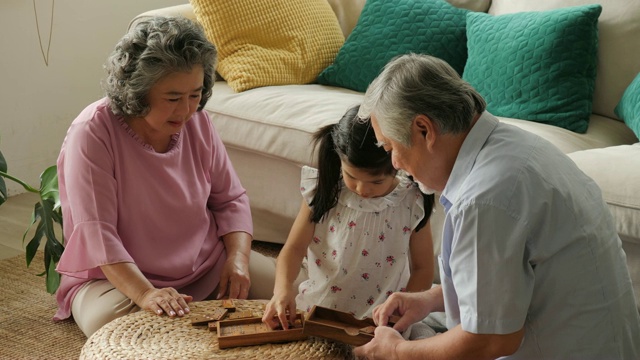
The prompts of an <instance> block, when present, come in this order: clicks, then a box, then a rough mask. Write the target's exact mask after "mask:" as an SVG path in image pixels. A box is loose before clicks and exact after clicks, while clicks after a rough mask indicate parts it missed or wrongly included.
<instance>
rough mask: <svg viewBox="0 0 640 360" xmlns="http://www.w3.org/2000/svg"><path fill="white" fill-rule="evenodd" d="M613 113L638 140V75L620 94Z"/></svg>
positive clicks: (639, 88)
mask: <svg viewBox="0 0 640 360" xmlns="http://www.w3.org/2000/svg"><path fill="white" fill-rule="evenodd" d="M615 112H616V115H618V116H619V117H620V118H621V119H622V120H624V123H625V124H627V126H628V127H629V128H630V129H631V130H633V132H634V133H635V134H636V137H637V138H638V139H640V73H638V75H636V78H635V79H633V81H632V82H631V84H630V85H629V86H628V87H627V89H626V90H625V91H624V94H622V99H620V102H619V103H618V105H617V106H616V109H615Z"/></svg>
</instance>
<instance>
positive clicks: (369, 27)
mask: <svg viewBox="0 0 640 360" xmlns="http://www.w3.org/2000/svg"><path fill="white" fill-rule="evenodd" d="M467 12H468V10H463V9H459V8H456V7H454V6H453V5H451V4H449V3H448V2H446V1H444V0H394V1H388V0H367V2H366V3H365V5H364V8H363V9H362V13H361V14H360V18H359V19H358V23H357V24H356V27H355V28H354V29H353V31H352V32H351V35H349V37H348V38H347V40H346V42H345V43H344V45H343V46H342V48H340V51H339V52H338V55H337V56H336V59H335V61H334V62H333V64H332V65H330V66H329V67H327V68H326V69H325V70H324V71H323V72H322V73H320V76H318V82H319V83H321V84H325V85H333V86H340V87H345V88H349V89H352V90H356V91H361V92H364V91H365V90H366V89H367V86H369V83H371V81H373V79H375V77H376V76H378V74H379V73H380V71H382V68H383V67H384V65H386V63H387V62H389V60H391V59H392V58H393V57H394V56H396V55H401V54H406V53H409V52H413V53H421V54H429V55H432V56H435V57H438V58H441V59H443V60H445V61H447V62H448V63H449V64H450V65H451V66H452V67H453V68H454V69H456V71H458V73H460V74H462V71H463V69H464V64H465V61H466V59H467V47H466V34H465V23H466V14H467Z"/></svg>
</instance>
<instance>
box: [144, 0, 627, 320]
mask: <svg viewBox="0 0 640 360" xmlns="http://www.w3.org/2000/svg"><path fill="white" fill-rule="evenodd" d="M328 2H329V3H330V5H331V7H332V9H333V10H334V12H335V14H336V17H337V19H338V20H339V23H340V26H341V29H342V31H343V33H344V34H345V36H348V35H349V34H350V32H351V31H352V29H353V28H354V27H355V26H356V24H357V19H358V16H359V15H360V12H361V10H362V8H363V6H364V3H365V1H364V0H328ZM449 2H450V3H452V4H454V5H455V6H459V7H466V8H467V9H470V10H473V11H483V12H488V13H489V14H491V15H501V14H507V13H515V12H522V11H540V10H548V9H554V8H560V7H566V6H573V5H580V4H590V3H594V2H598V3H600V4H601V5H602V7H603V10H602V14H601V15H600V17H599V23H598V24H599V53H598V60H599V63H598V68H597V71H598V72H597V78H596V84H595V94H594V99H593V114H592V115H591V117H590V121H589V128H588V130H587V132H586V133H584V134H579V133H575V132H572V131H569V130H565V129H563V128H559V127H555V126H551V125H546V124H542V123H537V122H532V121H526V120H521V119H512V118H501V121H503V122H506V123H509V124H513V125H515V126H518V127H521V128H523V129H526V130H528V131H531V132H533V133H536V134H538V135H540V136H542V137H544V138H545V139H547V140H549V141H550V142H552V143H553V144H555V145H556V146H558V147H559V148H560V149H561V150H562V151H563V152H565V153H567V154H569V155H570V156H571V157H572V158H573V159H574V160H575V161H576V162H577V163H578V164H579V166H580V167H581V168H582V169H583V170H584V171H585V172H586V173H587V174H588V175H590V176H591V177H593V178H594V179H595V180H596V182H598V183H599V185H600V186H601V187H602V189H603V195H604V197H605V200H606V201H607V203H608V204H609V205H610V207H611V210H612V213H613V214H614V216H615V218H616V221H617V225H618V230H619V233H620V236H621V238H622V241H623V247H624V249H625V251H626V252H627V256H628V259H627V260H628V266H629V269H630V271H631V273H632V280H633V282H634V284H635V291H636V297H637V298H638V300H639V308H640V143H638V139H637V138H636V136H635V135H634V133H633V132H632V131H631V130H630V128H629V127H627V126H626V125H625V123H624V122H622V121H620V120H619V119H617V117H616V115H615V113H614V107H615V106H616V104H617V103H618V101H619V100H620V98H621V95H622V93H623V91H624V90H625V88H626V87H627V86H628V85H629V84H630V83H631V81H632V80H633V78H634V77H635V75H636V74H637V73H638V72H640V42H639V41H638V39H640V3H639V2H637V1H628V0H604V1H591V0H567V1H561V0H547V1H529V0H494V1H493V2H491V1H489V0H482V1H481V0H450V1H449ZM151 15H171V16H177V15H182V16H186V17H188V18H192V19H196V16H195V14H194V11H193V8H192V6H191V5H190V4H185V5H179V6H174V7H169V8H161V9H156V10H152V11H149V12H146V13H143V14H140V15H138V16H137V17H136V18H135V19H133V21H132V23H133V22H135V21H139V20H140V19H143V18H145V17H147V16H151ZM362 96H363V94H362V93H361V92H357V91H353V90H349V89H345V88H340V87H332V86H324V85H319V84H305V85H284V86H265V87H259V88H255V89H251V90H247V91H243V92H240V93H235V92H234V91H233V90H232V89H231V88H230V87H229V86H228V85H227V84H226V83H225V82H224V81H218V82H216V84H215V86H214V89H213V96H212V98H211V99H210V101H209V103H208V104H207V106H206V108H205V109H206V111H207V112H209V114H210V115H211V119H212V121H213V122H214V124H215V126H216V128H217V130H218V132H219V133H220V135H221V137H222V139H223V141H224V143H225V145H226V147H227V150H228V152H229V155H230V157H231V159H232V161H233V164H234V166H235V168H236V170H237V172H238V173H239V175H240V177H241V179H242V182H243V184H244V186H245V187H246V189H247V191H248V194H249V196H250V199H251V206H252V212H253V218H254V223H255V238H256V239H259V240H264V241H269V242H274V243H284V241H285V240H286V237H287V234H288V232H289V228H290V226H291V224H292V222H293V219H294V217H295V215H296V214H297V211H298V207H299V204H300V199H301V198H300V192H299V190H298V189H299V179H300V168H301V166H302V165H305V164H311V165H313V159H312V156H311V155H312V154H311V146H310V139H311V134H312V133H313V132H314V131H315V130H317V129H318V128H319V127H321V126H323V125H326V124H329V123H333V122H336V121H337V120H338V119H340V117H341V116H342V114H343V113H344V112H345V110H346V109H347V108H349V107H350V106H352V105H354V104H358V103H359V102H360V100H361V99H362ZM442 218H443V214H442V209H441V208H438V209H437V211H436V213H435V216H434V218H433V231H434V239H435V240H436V241H437V243H438V244H436V253H439V249H440V248H439V246H438V245H439V242H440V241H439V240H440V235H441V227H442V225H441V222H442Z"/></svg>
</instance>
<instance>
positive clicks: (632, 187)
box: [569, 143, 640, 244]
mask: <svg viewBox="0 0 640 360" xmlns="http://www.w3.org/2000/svg"><path fill="white" fill-rule="evenodd" d="M569 157H570V158H571V159H573V161H575V162H576V164H577V165H578V167H580V169H582V171H584V172H585V173H586V174H587V175H589V176H590V177H591V178H592V179H593V180H594V181H595V182H596V183H597V184H598V186H600V188H601V189H602V196H603V197H604V200H605V201H606V202H607V204H609V208H610V209H611V213H612V214H613V217H614V218H615V219H616V226H617V230H618V233H620V234H621V235H624V236H625V239H627V240H628V241H633V242H635V243H637V244H640V226H638V224H640V192H638V184H640V143H638V144H634V145H620V146H612V147H608V148H602V149H592V150H585V151H578V152H575V153H572V154H569Z"/></svg>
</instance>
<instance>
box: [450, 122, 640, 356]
mask: <svg viewBox="0 0 640 360" xmlns="http://www.w3.org/2000/svg"><path fill="white" fill-rule="evenodd" d="M440 202H441V203H442V205H443V206H444V208H445V212H446V217H445V224H444V230H443V244H442V254H441V256H440V258H439V261H440V273H441V278H442V289H443V292H444V300H445V312H446V314H447V327H448V328H452V327H454V326H456V325H458V324H461V325H462V328H463V329H464V330H466V331H468V332H471V333H478V334H509V333H513V332H516V331H518V330H520V329H522V328H523V327H524V328H525V336H524V340H523V342H522V344H521V346H520V349H519V350H518V351H517V352H516V353H515V354H514V355H513V356H511V357H509V358H512V359H546V358H562V359H567V358H575V359H640V315H639V314H638V311H637V309H636V305H635V298H634V295H633V290H632V287H631V280H630V277H629V273H628V270H627V267H626V256H625V254H624V252H623V250H622V246H621V241H620V239H619V237H618V235H617V233H616V230H615V227H614V222H613V219H612V216H611V214H610V212H609V210H608V208H607V206H606V204H605V203H604V201H603V199H602V194H601V192H600V189H599V188H598V186H597V185H596V184H595V183H594V182H593V180H591V179H590V178H589V177H587V176H586V175H585V174H584V173H583V172H582V171H580V170H579V169H578V168H577V167H576V165H575V164H574V163H573V161H571V159H569V158H568V157H567V156H566V155H564V154H563V153H562V152H561V151H560V150H558V149H557V148H556V147H555V146H554V145H552V144H551V143H549V142H548V141H546V140H544V139H542V138H541V137H539V136H537V135H534V134H531V133H529V132H526V131H524V130H521V129H519V128H517V127H514V126H510V125H507V124H503V123H500V122H498V119H497V118H495V117H494V116H493V115H491V114H489V113H486V112H485V113H484V114H483V115H482V116H481V117H480V119H479V120H478V121H477V122H476V124H475V125H474V126H473V128H472V130H471V132H470V133H469V135H468V136H467V138H466V139H465V141H464V143H463V145H462V148H461V149H460V152H459V154H458V157H457V159H456V163H455V165H454V167H453V170H452V172H451V176H450V178H449V180H448V182H447V185H446V187H445V189H444V191H443V192H442V196H441V197H440Z"/></svg>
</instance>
